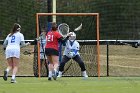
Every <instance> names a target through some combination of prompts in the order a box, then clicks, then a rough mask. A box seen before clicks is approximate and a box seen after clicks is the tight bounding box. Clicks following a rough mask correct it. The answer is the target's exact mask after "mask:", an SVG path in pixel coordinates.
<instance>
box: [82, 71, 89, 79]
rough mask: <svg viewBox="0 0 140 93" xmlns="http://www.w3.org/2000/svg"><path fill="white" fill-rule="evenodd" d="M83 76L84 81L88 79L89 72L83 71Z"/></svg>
mask: <svg viewBox="0 0 140 93" xmlns="http://www.w3.org/2000/svg"><path fill="white" fill-rule="evenodd" d="M82 75H83V77H84V79H86V78H88V75H87V72H86V71H83V72H82Z"/></svg>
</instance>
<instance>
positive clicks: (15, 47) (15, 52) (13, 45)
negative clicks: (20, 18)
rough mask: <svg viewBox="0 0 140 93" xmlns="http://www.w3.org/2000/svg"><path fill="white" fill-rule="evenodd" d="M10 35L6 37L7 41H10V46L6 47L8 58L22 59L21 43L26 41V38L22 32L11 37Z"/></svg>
mask: <svg viewBox="0 0 140 93" xmlns="http://www.w3.org/2000/svg"><path fill="white" fill-rule="evenodd" d="M9 35H10V34H9ZM9 35H8V36H7V37H6V40H7V41H8V44H7V47H6V58H9V57H16V58H19V57H20V42H21V41H24V36H23V34H22V33H20V32H16V33H14V34H13V35H12V36H10V37H9Z"/></svg>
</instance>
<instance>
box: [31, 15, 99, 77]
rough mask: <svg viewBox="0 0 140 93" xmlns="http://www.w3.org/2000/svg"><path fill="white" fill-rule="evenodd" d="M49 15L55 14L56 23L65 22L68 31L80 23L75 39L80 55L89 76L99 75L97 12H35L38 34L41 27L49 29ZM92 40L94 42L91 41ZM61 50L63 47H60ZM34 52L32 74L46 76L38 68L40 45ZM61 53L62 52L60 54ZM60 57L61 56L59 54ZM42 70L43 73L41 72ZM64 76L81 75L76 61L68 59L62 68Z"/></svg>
mask: <svg viewBox="0 0 140 93" xmlns="http://www.w3.org/2000/svg"><path fill="white" fill-rule="evenodd" d="M49 16H56V23H57V24H58V25H59V24H61V23H67V24H68V25H69V27H70V31H73V30H72V29H74V28H76V27H77V26H78V25H80V24H81V23H82V24H83V26H82V29H81V30H80V31H78V32H76V35H77V40H78V42H79V43H80V45H81V46H80V55H81V57H82V59H83V61H84V63H85V66H86V69H87V73H88V75H89V76H100V64H99V60H100V59H99V51H100V49H99V14H98V13H37V14H36V29H37V31H36V33H37V37H39V35H40V31H41V29H42V28H43V29H44V28H45V29H46V30H47V31H49V28H50V25H49V22H47V19H48V18H49ZM92 41H94V43H93V42H92ZM62 50H63V48H62ZM34 51H35V53H34V67H33V69H34V74H35V76H46V75H47V74H46V71H44V70H43V69H42V68H40V64H41V62H40V57H39V56H40V52H39V51H40V45H39V43H38V44H37V45H36V46H35V50H34ZM62 53H63V51H62ZM61 55H63V54H61ZM60 57H61V56H60ZM43 68H44V69H45V67H43ZM42 71H44V73H42ZM64 72H65V73H64V76H81V71H80V67H79V66H78V64H77V63H76V62H74V61H73V60H70V61H69V62H68V63H66V65H65V68H64Z"/></svg>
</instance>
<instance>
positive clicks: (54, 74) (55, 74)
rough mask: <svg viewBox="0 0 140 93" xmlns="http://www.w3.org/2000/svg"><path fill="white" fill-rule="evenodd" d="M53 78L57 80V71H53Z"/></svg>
mask: <svg viewBox="0 0 140 93" xmlns="http://www.w3.org/2000/svg"><path fill="white" fill-rule="evenodd" d="M52 77H53V79H54V80H56V78H57V71H53V75H52Z"/></svg>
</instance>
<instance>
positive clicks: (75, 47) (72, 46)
mask: <svg viewBox="0 0 140 93" xmlns="http://www.w3.org/2000/svg"><path fill="white" fill-rule="evenodd" d="M65 44H66V45H65V49H64V54H63V58H62V62H61V63H60V66H59V73H58V76H57V77H62V73H63V71H64V66H65V64H66V63H67V62H68V61H69V60H70V59H73V60H75V61H76V62H77V63H78V64H79V66H80V68H81V71H82V76H83V77H84V78H87V77H88V75H87V73H86V69H85V64H84V62H83V60H82V59H81V57H80V55H79V43H78V42H77V41H76V34H75V33H74V32H73V34H72V35H71V36H70V37H69V40H67V41H66V43H65Z"/></svg>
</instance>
